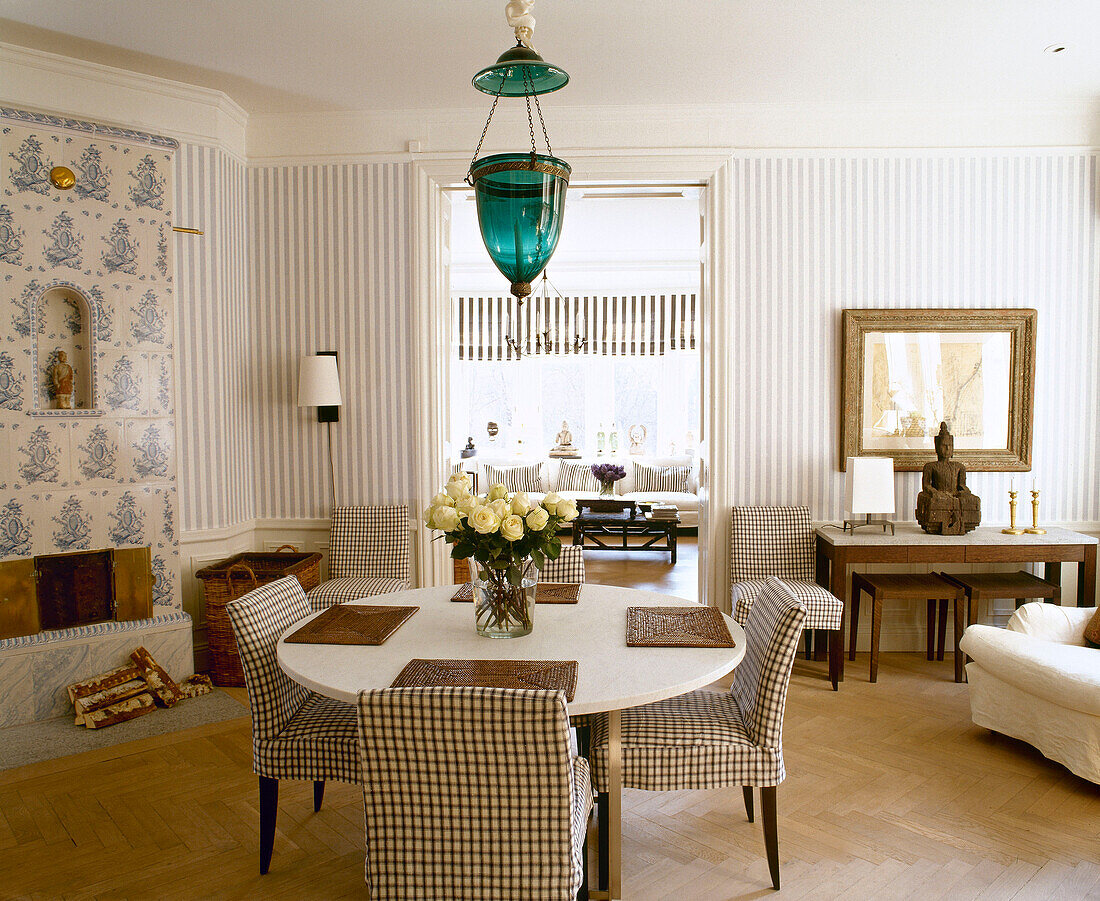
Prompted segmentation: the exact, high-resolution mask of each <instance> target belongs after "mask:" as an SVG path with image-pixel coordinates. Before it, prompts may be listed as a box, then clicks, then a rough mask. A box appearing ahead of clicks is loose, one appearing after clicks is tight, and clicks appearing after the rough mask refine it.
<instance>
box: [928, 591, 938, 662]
mask: <svg viewBox="0 0 1100 901" xmlns="http://www.w3.org/2000/svg"><path fill="white" fill-rule="evenodd" d="M927 632H928V642H927V644H928V659H929V660H935V659H936V602H935V600H933V599H932V598H929V599H928V629H927Z"/></svg>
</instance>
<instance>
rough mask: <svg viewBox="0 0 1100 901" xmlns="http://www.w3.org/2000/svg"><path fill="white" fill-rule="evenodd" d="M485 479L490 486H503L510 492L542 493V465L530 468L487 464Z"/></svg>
mask: <svg viewBox="0 0 1100 901" xmlns="http://www.w3.org/2000/svg"><path fill="white" fill-rule="evenodd" d="M485 478H486V480H487V481H488V484H489V486H490V487H491V486H493V485H503V486H504V487H505V488H506V489H507V490H508V491H542V490H543V487H542V464H541V463H532V464H531V465H530V466H503V467H499V468H498V467H496V466H493V465H492V464H491V463H486V464H485Z"/></svg>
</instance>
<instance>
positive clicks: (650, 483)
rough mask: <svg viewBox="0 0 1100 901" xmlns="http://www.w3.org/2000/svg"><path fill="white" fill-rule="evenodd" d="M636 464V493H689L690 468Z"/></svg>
mask: <svg viewBox="0 0 1100 901" xmlns="http://www.w3.org/2000/svg"><path fill="white" fill-rule="evenodd" d="M632 462H634V490H635V491H679V492H682V493H685V494H686V493H687V492H688V478H689V477H690V476H691V467H690V466H646V465H645V464H644V463H638V462H636V461H632Z"/></svg>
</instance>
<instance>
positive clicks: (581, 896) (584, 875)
mask: <svg viewBox="0 0 1100 901" xmlns="http://www.w3.org/2000/svg"><path fill="white" fill-rule="evenodd" d="M581 862H582V867H581V887H580V889H579V890H578V891H577V901H588V824H587V823H586V824H585V830H584V841H583V842H582V843H581Z"/></svg>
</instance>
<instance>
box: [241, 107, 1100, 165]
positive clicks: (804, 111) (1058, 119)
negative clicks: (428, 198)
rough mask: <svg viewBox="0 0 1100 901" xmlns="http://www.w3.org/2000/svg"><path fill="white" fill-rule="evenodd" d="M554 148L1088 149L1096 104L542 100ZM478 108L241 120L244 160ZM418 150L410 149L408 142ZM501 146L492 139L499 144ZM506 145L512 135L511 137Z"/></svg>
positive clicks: (403, 133) (474, 130) (365, 143)
mask: <svg viewBox="0 0 1100 901" xmlns="http://www.w3.org/2000/svg"><path fill="white" fill-rule="evenodd" d="M544 112H545V114H546V118H547V121H548V127H549V130H550V133H551V135H552V136H553V140H554V146H555V148H556V149H558V150H559V151H562V152H564V151H565V150H566V149H567V148H569V149H579V148H583V149H584V150H585V151H589V152H591V151H593V150H604V149H619V150H623V149H625V150H645V149H651V148H661V149H666V150H673V149H689V148H737V150H738V152H741V151H750V152H751V151H754V150H755V151H766V150H774V149H777V148H780V149H783V150H788V151H799V152H806V151H813V150H821V151H828V150H837V149H850V148H859V149H864V150H867V149H897V148H907V149H929V150H935V149H960V148H985V149H993V148H1011V149H1026V148H1040V147H1041V148H1049V147H1073V148H1081V147H1090V148H1091V147H1096V146H1100V100H1096V99H1089V98H1086V99H1080V100H1066V101H1057V102H1034V101H1027V102H1014V103H1008V102H989V103H884V102H858V103H741V104H729V105H715V104H709V105H692V106H682V107H672V106H601V107H554V106H551V107H548V108H547V109H546V110H544ZM485 116H486V110H485V109H480V108H476V109H475V108H468V109H456V110H397V111H391V112H379V111H360V112H354V111H350V112H329V113H306V114H301V113H298V114H293V115H273V114H258V115H253V116H250V117H249V120H248V157H249V161H250V162H252V163H255V164H266V165H275V164H286V163H292V162H307V161H308V162H315V163H316V162H333V161H337V160H339V161H341V162H359V161H361V162H368V161H371V162H377V161H380V160H383V159H388V160H393V161H398V162H400V161H408V160H409V159H411V158H423V157H424V156H425V155H429V156H430V155H432V154H456V153H466V154H467V155H468V154H469V153H470V152H471V149H472V148H473V147H474V145H475V144H476V141H477V135H478V134H479V133H480V131H481V128H482V125H483V124H484V121H485ZM526 133H527V121H526V118H525V116H524V113H523V111H522V110H520V109H508V108H501V109H499V110H498V112H497V114H496V116H495V117H494V120H493V126H492V128H491V129H490V131H489V134H488V136H487V144H486V147H485V152H486V153H492V152H497V151H503V150H508V149H515V148H514V146H512V147H509V146H507V139H508V138H509V136H511V137H512V138H516V136H517V135H518V136H519V138H521V139H522V138H525V137H526ZM410 141H416V142H419V144H420V146H421V148H422V151H423V152H422V153H410V152H409V142H410ZM502 142H503V143H502ZM512 143H513V144H514V143H515V142H514V141H512Z"/></svg>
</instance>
